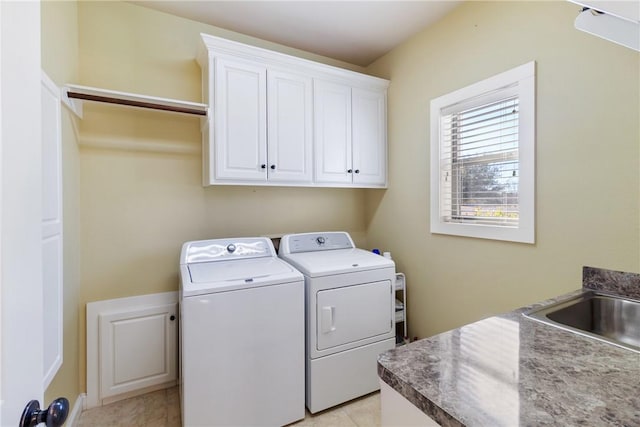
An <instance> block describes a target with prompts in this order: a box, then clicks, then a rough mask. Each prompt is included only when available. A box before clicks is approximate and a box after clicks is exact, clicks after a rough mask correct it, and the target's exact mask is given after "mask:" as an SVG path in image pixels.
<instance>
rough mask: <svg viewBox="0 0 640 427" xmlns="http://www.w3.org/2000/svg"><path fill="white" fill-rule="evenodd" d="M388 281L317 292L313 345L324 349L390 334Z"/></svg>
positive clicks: (390, 301) (390, 312) (390, 313)
mask: <svg viewBox="0 0 640 427" xmlns="http://www.w3.org/2000/svg"><path fill="white" fill-rule="evenodd" d="M391 298H392V289H391V281H389V280H385V281H380V282H372V283H365V284H361V285H354V286H345V287H342V288H335V289H327V290H324V291H319V292H318V293H317V301H316V302H317V305H316V336H317V340H316V346H317V348H316V349H317V350H326V349H330V348H332V347H337V346H340V345H344V344H349V343H353V342H356V341H359V340H364V339H367V338H372V337H375V336H378V335H384V334H387V333H389V331H390V330H391V329H392V328H393V319H392V317H391V316H392V313H393V310H392V309H390V307H392V305H391V304H392V300H391Z"/></svg>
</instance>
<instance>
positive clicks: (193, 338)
mask: <svg viewBox="0 0 640 427" xmlns="http://www.w3.org/2000/svg"><path fill="white" fill-rule="evenodd" d="M180 279H181V280H180V281H181V290H180V308H181V310H180V313H181V322H180V329H181V334H180V343H181V355H182V357H181V372H182V383H181V395H182V425H183V426H185V427H191V426H263V425H264V426H276V425H285V424H289V423H291V422H294V421H297V420H299V419H302V418H304V416H305V410H304V279H303V276H302V274H300V273H299V272H298V271H296V270H295V269H294V268H293V267H291V266H290V265H289V264H287V263H285V262H284V261H282V260H280V259H278V258H277V256H276V252H275V250H274V248H273V243H271V240H270V239H268V238H236V239H218V240H202V241H195V242H188V243H185V244H184V245H183V247H182V254H181V256H180Z"/></svg>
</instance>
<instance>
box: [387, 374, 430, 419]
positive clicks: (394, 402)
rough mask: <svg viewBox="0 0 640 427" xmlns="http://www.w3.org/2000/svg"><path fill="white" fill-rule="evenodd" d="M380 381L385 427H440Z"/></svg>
mask: <svg viewBox="0 0 640 427" xmlns="http://www.w3.org/2000/svg"><path fill="white" fill-rule="evenodd" d="M379 381H380V424H381V425H382V426H383V427H392V426H393V427H403V426H407V427H408V426H422V427H439V426H440V424H438V423H437V422H435V421H434V420H433V419H432V418H430V417H429V416H428V415H427V414H425V413H424V412H422V411H421V410H420V409H418V408H417V407H416V406H415V405H414V404H413V403H411V402H409V401H408V400H407V399H406V398H405V397H404V396H402V395H401V394H400V393H398V392H397V391H395V390H394V389H393V388H391V386H389V385H388V384H387V383H385V382H384V381H382V380H379Z"/></svg>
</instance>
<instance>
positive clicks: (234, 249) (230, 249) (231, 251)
mask: <svg viewBox="0 0 640 427" xmlns="http://www.w3.org/2000/svg"><path fill="white" fill-rule="evenodd" d="M235 251H236V245H234V244H233V243H231V244H230V245H229V246H227V252H229V253H230V254H232V253H234V252H235Z"/></svg>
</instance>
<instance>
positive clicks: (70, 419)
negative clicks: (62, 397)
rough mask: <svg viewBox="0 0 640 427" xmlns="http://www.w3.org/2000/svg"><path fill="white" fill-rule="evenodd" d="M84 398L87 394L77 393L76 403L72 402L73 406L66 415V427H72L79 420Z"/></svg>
mask: <svg viewBox="0 0 640 427" xmlns="http://www.w3.org/2000/svg"><path fill="white" fill-rule="evenodd" d="M86 398H87V395H86V394H85V393H82V394H79V395H78V398H77V399H76V403H74V404H73V408H72V409H71V412H69V415H68V416H67V421H66V423H65V425H67V426H68V427H74V426H75V425H76V424H77V423H78V422H80V416H81V415H82V411H84V403H85V400H86Z"/></svg>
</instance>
